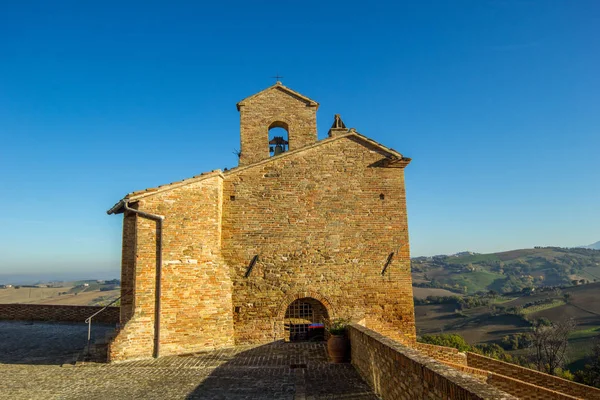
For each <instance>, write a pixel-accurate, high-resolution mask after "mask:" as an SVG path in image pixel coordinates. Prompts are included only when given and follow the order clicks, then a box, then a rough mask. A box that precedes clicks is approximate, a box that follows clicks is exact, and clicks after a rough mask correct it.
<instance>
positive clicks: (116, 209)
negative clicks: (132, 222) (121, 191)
mask: <svg viewBox="0 0 600 400" xmlns="http://www.w3.org/2000/svg"><path fill="white" fill-rule="evenodd" d="M123 211H125V199H121V200H119V202H118V203H117V204H115V205H114V206H112V207H111V209H110V210H108V211H107V212H106V213H107V214H108V215H113V214H121V213H122V212H123Z"/></svg>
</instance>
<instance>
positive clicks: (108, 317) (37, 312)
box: [0, 304, 119, 324]
mask: <svg viewBox="0 0 600 400" xmlns="http://www.w3.org/2000/svg"><path fill="white" fill-rule="evenodd" d="M102 308H103V307H91V306H65V305H51V304H0V320H17V321H57V322H84V321H85V319H86V318H87V317H89V316H90V315H92V314H94V313H95V312H97V311H100V310H101V309H102ZM93 322H102V323H107V324H116V323H118V322H119V307H108V308H107V309H106V310H104V311H103V312H101V313H100V314H98V315H97V316H95V317H94V319H93Z"/></svg>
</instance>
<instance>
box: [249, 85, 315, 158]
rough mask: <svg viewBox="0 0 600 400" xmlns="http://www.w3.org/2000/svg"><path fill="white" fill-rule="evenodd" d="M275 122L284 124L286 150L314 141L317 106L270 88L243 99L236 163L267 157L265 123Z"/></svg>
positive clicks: (267, 140)
mask: <svg viewBox="0 0 600 400" xmlns="http://www.w3.org/2000/svg"><path fill="white" fill-rule="evenodd" d="M275 121H279V122H284V123H286V124H288V139H289V143H290V144H289V147H290V150H295V149H299V148H301V147H304V146H307V145H310V144H313V143H315V142H316V141H317V108H316V107H314V106H309V105H307V104H306V103H305V102H304V100H300V99H297V98H295V97H293V96H291V95H290V94H288V93H285V92H283V91H282V90H280V89H276V88H274V89H272V90H269V91H267V92H263V93H260V94H259V95H257V96H256V97H253V98H252V99H249V100H247V104H246V105H244V106H241V107H240V129H241V132H240V135H241V151H242V156H241V157H240V165H249V164H252V163H255V162H257V161H261V160H264V159H267V158H269V157H270V154H269V125H270V124H271V123H273V122H275Z"/></svg>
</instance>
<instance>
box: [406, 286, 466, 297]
mask: <svg viewBox="0 0 600 400" xmlns="http://www.w3.org/2000/svg"><path fill="white" fill-rule="evenodd" d="M413 296H414V297H416V298H417V299H424V298H426V297H427V296H462V295H461V294H458V293H454V292H451V291H449V290H446V289H435V288H420V287H413Z"/></svg>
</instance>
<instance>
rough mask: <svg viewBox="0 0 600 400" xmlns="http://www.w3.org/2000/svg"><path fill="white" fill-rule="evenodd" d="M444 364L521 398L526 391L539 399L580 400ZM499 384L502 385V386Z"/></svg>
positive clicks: (515, 381)
mask: <svg viewBox="0 0 600 400" xmlns="http://www.w3.org/2000/svg"><path fill="white" fill-rule="evenodd" d="M442 362H443V363H444V364H446V365H449V366H450V367H452V368H456V369H458V370H460V371H464V372H467V373H469V374H471V375H477V376H480V377H481V378H484V379H485V382H486V383H488V384H489V385H493V386H497V387H498V388H499V389H500V390H505V391H507V392H511V390H513V391H514V393H511V394H513V395H515V396H519V395H521V394H522V393H523V391H526V392H528V393H537V394H538V395H539V397H542V398H544V399H556V400H572V399H579V397H574V396H570V395H568V394H564V393H560V392H557V391H556V390H551V389H547V388H544V387H540V386H537V385H534V384H531V383H527V382H523V381H521V380H518V379H515V378H509V377H507V376H504V375H500V374H496V373H494V372H489V371H486V370H483V369H478V368H473V367H467V366H464V365H461V364H454V363H451V362H447V361H442ZM498 383H500V385H499V384H498ZM502 383H507V384H508V389H506V388H505V387H504V386H502V385H501V384H502Z"/></svg>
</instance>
